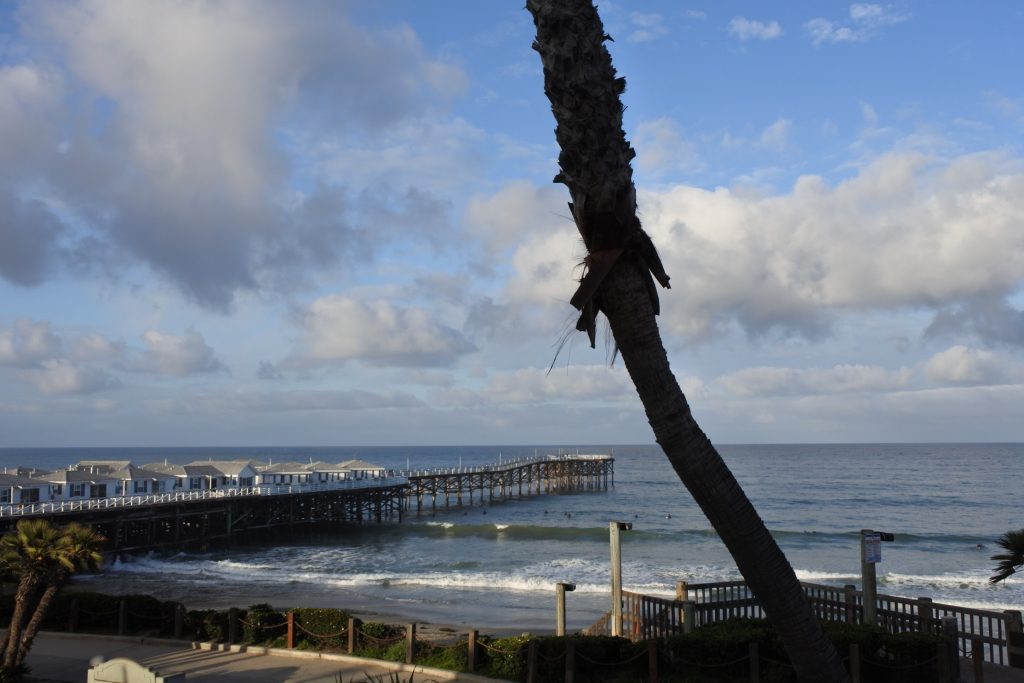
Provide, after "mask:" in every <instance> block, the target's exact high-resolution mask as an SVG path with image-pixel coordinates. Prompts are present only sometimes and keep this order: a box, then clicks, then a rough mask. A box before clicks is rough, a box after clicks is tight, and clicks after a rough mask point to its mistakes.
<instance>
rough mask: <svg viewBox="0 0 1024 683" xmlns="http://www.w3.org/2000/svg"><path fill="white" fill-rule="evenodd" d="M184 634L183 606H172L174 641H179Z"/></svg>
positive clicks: (178, 604) (177, 604)
mask: <svg viewBox="0 0 1024 683" xmlns="http://www.w3.org/2000/svg"><path fill="white" fill-rule="evenodd" d="M184 633H185V606H184V605H182V604H181V603H180V602H179V603H176V604H175V605H174V639H175V640H181V637H182V636H183V635H184Z"/></svg>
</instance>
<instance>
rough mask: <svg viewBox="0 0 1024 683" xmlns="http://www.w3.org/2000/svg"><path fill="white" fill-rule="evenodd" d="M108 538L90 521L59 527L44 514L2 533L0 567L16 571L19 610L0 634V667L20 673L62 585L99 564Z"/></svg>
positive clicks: (11, 571) (6, 671)
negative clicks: (4, 631) (76, 573)
mask: <svg viewBox="0 0 1024 683" xmlns="http://www.w3.org/2000/svg"><path fill="white" fill-rule="evenodd" d="M105 540H106V539H104V538H103V537H102V536H100V535H99V534H97V533H95V532H93V531H92V530H91V529H90V528H89V527H86V526H82V525H80V524H70V525H68V526H67V527H63V528H62V527H55V526H53V525H52V524H50V523H49V522H47V521H46V520H43V519H24V520H21V521H20V522H18V525H17V527H16V528H15V530H14V531H13V532H11V533H9V534H7V535H5V536H4V537H3V538H0V570H2V571H3V572H4V573H6V574H7V575H9V576H12V577H14V578H15V579H16V580H17V583H18V589H17V591H16V592H15V595H14V613H13V614H12V615H11V623H10V625H9V626H8V627H7V632H6V633H5V634H4V636H3V639H2V640H0V662H2V665H0V673H6V674H8V675H11V674H16V673H17V672H18V671H19V670H21V668H22V666H23V665H24V662H25V658H26V657H27V656H28V651H29V648H31V646H32V641H33V640H34V639H35V636H36V634H37V633H38V632H39V627H40V626H41V625H42V623H43V619H44V618H45V617H46V612H47V611H48V610H49V608H50V605H51V604H52V602H53V598H54V597H55V596H56V595H57V593H58V592H59V591H60V589H61V588H63V587H64V586H65V585H66V584H67V582H68V581H69V580H70V579H71V575H72V574H74V573H75V572H76V571H89V570H94V569H97V568H99V566H100V565H101V564H102V562H103V555H102V553H101V552H100V550H101V548H102V546H103V543H104V541H105Z"/></svg>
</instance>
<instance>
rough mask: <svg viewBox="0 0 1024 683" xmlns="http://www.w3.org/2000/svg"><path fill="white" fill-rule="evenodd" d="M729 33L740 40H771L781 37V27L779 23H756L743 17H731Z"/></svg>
mask: <svg viewBox="0 0 1024 683" xmlns="http://www.w3.org/2000/svg"><path fill="white" fill-rule="evenodd" d="M728 30H729V33H730V34H731V35H733V36H736V37H737V38H739V39H740V40H744V41H746V40H772V39H774V38H781V37H782V26H781V25H780V24H779V22H777V21H775V20H772V21H768V22H765V21H758V20H757V19H747V18H745V17H733V20H732V21H730V22H729V28H728Z"/></svg>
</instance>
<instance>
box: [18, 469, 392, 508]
mask: <svg viewBox="0 0 1024 683" xmlns="http://www.w3.org/2000/svg"><path fill="white" fill-rule="evenodd" d="M408 483H409V480H408V479H407V478H406V477H386V478H376V479H345V480H342V481H335V482H326V483H321V482H318V483H315V484H262V485H260V486H246V487H242V488H219V489H202V490H195V491H170V492H167V493H151V494H147V495H129V496H114V497H110V498H84V499H82V500H60V501H53V502H47V503H13V504H6V505H0V518H2V517H25V516H29V515H47V514H61V513H67V512H81V511H85V510H108V509H116V508H127V507H139V506H151V505H165V504H169V503H181V502H189V501H200V500H220V499H224V498H242V497H253V496H279V495H290V494H296V493H320V492H327V491H347V490H354V489H359V490H361V489H371V488H394V487H396V486H406V485H408Z"/></svg>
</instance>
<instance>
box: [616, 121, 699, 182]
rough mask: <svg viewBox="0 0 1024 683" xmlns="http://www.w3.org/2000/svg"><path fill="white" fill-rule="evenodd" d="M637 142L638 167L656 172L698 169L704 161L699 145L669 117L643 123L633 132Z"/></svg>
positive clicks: (634, 144)
mask: <svg viewBox="0 0 1024 683" xmlns="http://www.w3.org/2000/svg"><path fill="white" fill-rule="evenodd" d="M633 146H634V147H636V150H637V167H638V168H639V169H640V170H641V171H643V172H645V173H650V174H652V175H655V176H657V175H661V174H663V173H669V172H673V171H694V170H697V169H699V168H700V167H701V165H702V164H701V160H700V157H699V156H698V154H697V150H696V147H695V146H694V145H693V143H692V142H690V141H689V140H687V139H685V138H684V137H683V135H682V133H681V132H680V130H679V128H678V126H676V124H675V122H674V121H672V119H670V118H667V117H662V118H659V119H655V120H653V121H644V122H642V123H640V124H639V125H638V126H637V128H636V132H635V133H634V134H633Z"/></svg>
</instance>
